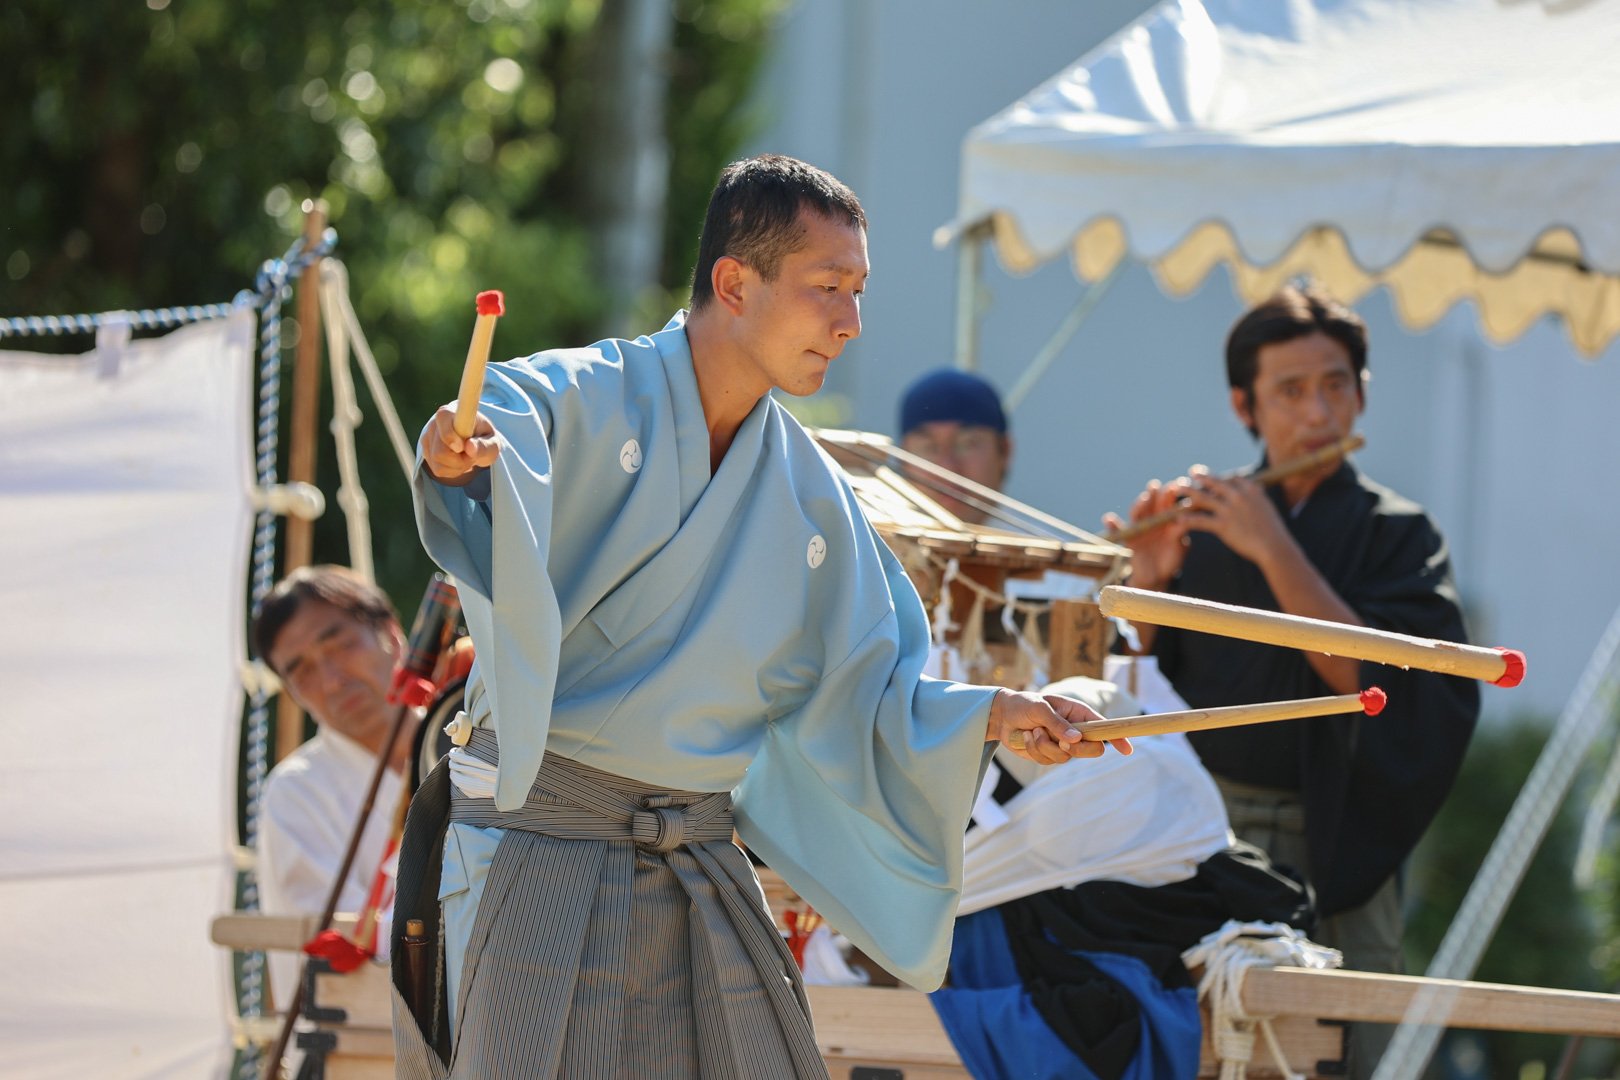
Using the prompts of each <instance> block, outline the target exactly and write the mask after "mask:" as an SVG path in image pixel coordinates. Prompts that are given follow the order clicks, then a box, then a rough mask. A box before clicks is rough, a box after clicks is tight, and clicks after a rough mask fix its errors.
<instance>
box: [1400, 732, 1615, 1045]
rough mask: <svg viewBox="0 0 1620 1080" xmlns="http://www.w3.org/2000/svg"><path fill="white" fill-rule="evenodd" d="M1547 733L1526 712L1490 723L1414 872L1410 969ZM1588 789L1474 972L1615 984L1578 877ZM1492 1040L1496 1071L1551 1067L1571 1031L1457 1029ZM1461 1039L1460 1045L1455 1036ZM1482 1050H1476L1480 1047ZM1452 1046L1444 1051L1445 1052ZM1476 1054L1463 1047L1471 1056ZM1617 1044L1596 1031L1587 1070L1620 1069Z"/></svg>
mask: <svg viewBox="0 0 1620 1080" xmlns="http://www.w3.org/2000/svg"><path fill="white" fill-rule="evenodd" d="M1546 739H1547V725H1546V724H1544V723H1540V722H1535V721H1528V720H1521V721H1518V722H1515V723H1513V724H1511V725H1507V726H1493V727H1486V728H1483V729H1481V730H1480V731H1479V732H1478V733H1477V734H1476V735H1475V736H1474V740H1473V743H1472V744H1471V745H1470V746H1469V749H1468V757H1467V759H1466V760H1465V761H1464V762H1463V768H1462V773H1461V775H1460V776H1459V777H1458V779H1457V785H1456V787H1455V788H1454V789H1453V790H1452V793H1451V796H1450V798H1449V799H1447V801H1446V804H1445V806H1444V808H1442V810H1441V812H1440V815H1439V817H1438V818H1437V819H1436V821H1435V823H1434V826H1433V827H1432V828H1431V829H1430V830H1429V832H1428V834H1427V835H1426V836H1425V837H1424V839H1423V843H1422V844H1421V845H1420V846H1419V848H1418V850H1417V852H1416V854H1415V855H1414V856H1413V859H1412V866H1411V871H1410V874H1409V875H1408V879H1407V888H1406V892H1407V897H1408V903H1407V908H1408V912H1407V935H1406V944H1407V949H1406V952H1407V957H1406V959H1407V969H1408V970H1409V971H1412V972H1415V973H1419V974H1421V973H1422V972H1423V971H1424V969H1425V968H1427V967H1428V964H1429V961H1430V959H1431V958H1432V957H1433V955H1434V953H1435V950H1436V949H1438V948H1439V945H1440V940H1441V938H1442V937H1443V936H1444V935H1445V932H1446V929H1447V927H1448V926H1450V924H1451V919H1452V917H1453V916H1454V915H1455V914H1456V912H1457V909H1458V907H1459V906H1460V905H1461V904H1462V900H1463V896H1464V894H1465V893H1466V892H1467V891H1468V888H1469V886H1470V885H1472V884H1473V881H1474V878H1475V875H1476V874H1477V873H1478V872H1479V869H1480V866H1481V864H1482V863H1483V862H1484V861H1485V855H1486V852H1487V851H1488V850H1489V849H1490V846H1491V842H1492V841H1493V840H1495V839H1496V835H1497V833H1498V832H1499V831H1500V829H1501V827H1502V824H1503V822H1504V821H1505V820H1506V818H1507V815H1508V811H1509V809H1510V808H1511V807H1512V805H1513V801H1514V799H1515V798H1517V797H1518V794H1519V791H1520V789H1521V788H1523V786H1524V781H1525V778H1526V777H1527V776H1528V775H1529V773H1530V770H1531V768H1532V767H1533V766H1534V765H1535V763H1536V759H1537V757H1538V756H1539V755H1540V754H1541V752H1542V749H1543V747H1544V746H1545V744H1546ZM1581 805H1582V801H1581V799H1580V798H1579V797H1578V796H1577V797H1572V798H1570V799H1566V800H1565V803H1564V805H1563V807H1561V809H1560V812H1559V815H1558V817H1557V818H1556V820H1555V821H1554V823H1553V825H1552V827H1551V829H1550V830H1549V831H1548V835H1547V837H1546V839H1545V840H1543V842H1542V844H1541V847H1540V848H1539V849H1538V850H1537V852H1536V856H1535V858H1534V860H1532V862H1531V864H1530V869H1529V871H1528V872H1527V873H1526V874H1525V877H1524V881H1523V882H1522V883H1521V884H1520V886H1519V889H1518V891H1517V892H1516V893H1515V894H1514V898H1513V901H1512V902H1511V903H1510V904H1509V905H1508V909H1507V912H1506V914H1505V915H1504V916H1503V918H1502V924H1501V926H1500V927H1499V928H1498V929H1497V931H1496V934H1495V935H1494V936H1493V937H1492V939H1491V944H1490V946H1489V947H1488V948H1487V949H1486V950H1485V955H1484V957H1483V958H1482V959H1481V961H1480V965H1479V970H1478V971H1477V972H1476V973H1475V974H1474V976H1473V977H1474V978H1475V979H1478V980H1481V981H1484V982H1502V983H1516V984H1519V985H1529V986H1549V987H1557V988H1560V989H1566V990H1611V989H1613V983H1612V981H1610V980H1609V979H1606V978H1605V977H1604V975H1603V974H1602V973H1601V972H1600V971H1599V970H1598V967H1597V966H1596V964H1595V963H1594V959H1595V950H1596V945H1597V941H1598V931H1597V926H1596V920H1595V919H1594V917H1593V911H1592V909H1591V907H1589V906H1588V904H1587V903H1585V901H1584V900H1583V898H1582V897H1581V896H1580V894H1579V893H1578V892H1577V890H1576V888H1575V886H1574V883H1573V881H1572V879H1571V867H1572V865H1573V861H1574V853H1575V845H1576V842H1577V832H1578V830H1579V828H1580V817H1581ZM1459 1038H1460V1039H1462V1040H1463V1041H1464V1042H1467V1043H1469V1044H1470V1045H1471V1046H1474V1047H1478V1048H1479V1049H1480V1050H1483V1053H1484V1055H1485V1058H1486V1061H1485V1063H1484V1067H1485V1068H1486V1070H1487V1073H1486V1075H1491V1076H1517V1075H1520V1069H1521V1067H1531V1068H1532V1070H1533V1069H1534V1064H1535V1063H1538V1062H1539V1063H1540V1064H1541V1066H1542V1067H1544V1069H1545V1073H1546V1075H1551V1074H1552V1073H1553V1071H1554V1069H1555V1066H1556V1065H1557V1064H1558V1062H1559V1060H1560V1057H1561V1055H1562V1054H1563V1052H1564V1049H1565V1045H1566V1040H1564V1039H1562V1038H1560V1037H1558V1036H1553V1035H1528V1034H1522V1033H1518V1032H1494V1031H1493V1032H1468V1033H1461V1032H1452V1033H1450V1034H1449V1035H1448V1036H1447V1039H1448V1042H1452V1041H1453V1040H1456V1039H1459ZM1452 1045H1454V1046H1455V1045H1456V1044H1455V1043H1454V1042H1452ZM1471 1052H1472V1051H1470V1053H1471ZM1445 1055H1446V1049H1445V1047H1444V1046H1442V1049H1441V1051H1440V1055H1439V1057H1442V1058H1443V1057H1445ZM1467 1056H1468V1054H1459V1055H1458V1057H1461V1058H1466V1057H1467ZM1615 1066H1616V1058H1615V1054H1614V1047H1613V1045H1612V1044H1609V1043H1605V1042H1602V1041H1588V1042H1587V1044H1586V1046H1585V1049H1584V1051H1583V1054H1582V1058H1581V1065H1580V1068H1579V1070H1578V1071H1577V1072H1576V1073H1575V1074H1574V1075H1577V1076H1593V1075H1605V1076H1607V1075H1612V1072H1611V1071H1610V1070H1613V1069H1614V1068H1615Z"/></svg>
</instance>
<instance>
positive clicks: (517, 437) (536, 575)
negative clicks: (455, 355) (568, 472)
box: [412, 365, 562, 810]
mask: <svg viewBox="0 0 1620 1080" xmlns="http://www.w3.org/2000/svg"><path fill="white" fill-rule="evenodd" d="M550 390H551V386H550V383H549V382H548V381H547V379H546V378H545V376H544V374H543V373H542V372H538V371H534V370H520V369H517V368H515V367H509V366H507V365H502V366H500V367H495V368H491V369H490V371H489V375H488V379H487V381H486V383H485V387H484V395H483V399H482V401H481V402H480V403H479V409H480V411H481V412H483V414H484V415H485V416H487V417H488V418H489V420H490V422H491V423H492V424H493V425H494V427H495V432H496V437H497V439H498V440H499V443H500V457H499V458H498V459H497V460H496V462H495V464H494V465H493V466H491V467H490V469H489V473H488V477H487V479H488V491H487V497H484V498H479V497H477V496H479V495H481V494H484V493H482V492H480V491H479V490H478V489H477V487H475V486H473V485H469V487H466V488H456V487H450V486H447V485H444V484H440V483H438V482H437V481H436V480H434V479H433V478H432V477H431V476H429V475H428V472H427V469H426V467H425V466H424V465H423V464H422V462H421V460H420V457H419V458H418V461H417V467H416V473H415V476H414V477H413V478H412V491H413V495H414V501H415V504H416V521H417V528H418V530H419V531H420V533H421V536H422V543H423V546H424V547H426V548H427V551H428V554H429V555H431V556H432V557H433V561H434V562H436V563H437V564H438V565H439V566H440V567H441V568H443V569H444V571H445V572H446V573H447V574H449V575H451V576H452V577H453V578H455V580H456V585H457V589H458V591H459V593H460V596H461V607H462V611H463V613H464V614H465V616H466V619H467V628H468V630H469V631H470V632H471V634H472V639H473V646H474V650H475V652H476V655H477V657H478V660H477V668H478V675H479V677H480V679H481V682H482V685H483V689H484V701H485V702H486V703H487V705H488V707H489V710H490V712H491V713H492V714H493V716H494V726H495V729H496V730H497V731H499V733H500V743H501V760H500V766H499V770H500V771H499V775H498V777H497V779H496V786H495V805H496V806H497V807H499V808H500V809H502V810H516V809H517V808H518V807H520V806H522V805H523V801H524V799H525V798H526V797H527V796H528V793H529V788H530V787H531V786H532V785H533V783H534V778H535V776H536V775H537V774H538V773H539V771H540V761H541V758H542V757H543V756H544V754H545V748H546V736H547V733H548V732H549V730H550V726H551V701H552V697H553V691H554V690H555V687H556V682H557V657H558V650H559V648H560V645H561V640H562V619H561V614H560V612H559V610H558V605H557V594H556V591H555V589H553V587H552V583H551V577H550V572H549V566H548V563H549V559H550V551H551V531H552V515H553V510H554V506H553V502H554V491H553V485H552V479H553V470H552V459H551V448H550V446H549V444H548V442H547V434H548V432H549V430H550V429H551V427H552V415H551V410H550V401H549V396H548V395H549V391H550ZM418 453H420V450H419V451H418ZM480 486H481V485H480ZM503 702H504V703H506V707H504V708H503Z"/></svg>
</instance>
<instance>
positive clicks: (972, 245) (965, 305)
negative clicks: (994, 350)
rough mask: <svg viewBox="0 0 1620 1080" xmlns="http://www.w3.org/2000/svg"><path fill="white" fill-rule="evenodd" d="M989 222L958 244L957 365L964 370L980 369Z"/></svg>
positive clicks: (964, 233)
mask: <svg viewBox="0 0 1620 1080" xmlns="http://www.w3.org/2000/svg"><path fill="white" fill-rule="evenodd" d="M989 235H990V224H989V222H984V221H981V222H979V223H978V224H975V225H970V226H968V227H967V228H966V229H964V230H963V231H962V235H961V237H959V238H958V240H957V244H956V366H957V368H958V369H960V370H962V371H975V370H977V369H978V367H979V267H980V264H981V263H982V262H983V260H984V242H985V239H986V238H987V237H988V236H989Z"/></svg>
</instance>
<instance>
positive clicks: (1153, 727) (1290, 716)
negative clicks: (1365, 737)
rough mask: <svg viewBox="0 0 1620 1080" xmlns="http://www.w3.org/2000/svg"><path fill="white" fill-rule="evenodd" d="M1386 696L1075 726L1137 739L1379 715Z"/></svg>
mask: <svg viewBox="0 0 1620 1080" xmlns="http://www.w3.org/2000/svg"><path fill="white" fill-rule="evenodd" d="M1387 700H1388V699H1387V697H1386V695H1385V694H1384V692H1383V691H1382V690H1380V689H1379V688H1378V687H1376V686H1373V687H1368V688H1367V689H1366V690H1363V691H1362V692H1361V693H1359V694H1335V695H1332V696H1331V697H1317V698H1300V699H1298V700H1295V701H1269V702H1264V703H1262V704H1258V705H1228V706H1225V707H1224V708H1218V709H1186V710H1182V711H1180V712H1167V713H1154V714H1150V715H1148V716H1122V717H1119V718H1117V719H1107V720H1082V721H1081V722H1080V723H1078V724H1075V725H1074V726H1075V728H1076V729H1078V730H1079V732H1080V738H1081V739H1082V740H1084V741H1085V742H1107V741H1108V740H1110V739H1134V738H1136V737H1137V736H1139V735H1168V734H1169V733H1171V732H1174V731H1211V730H1214V729H1215V728H1229V727H1244V726H1246V725H1249V724H1270V723H1275V722H1276V721H1278V720H1299V719H1302V718H1304V717H1307V716H1332V715H1334V714H1337V713H1351V712H1364V713H1366V714H1367V715H1368V716H1377V715H1378V714H1379V713H1381V712H1383V711H1384V705H1385V703H1386V702H1387ZM1024 741H1025V740H1024V732H1022V731H1015V732H1013V733H1012V734H1011V735H1010V736H1008V738H1007V745H1008V746H1011V747H1012V748H1013V749H1015V750H1022V749H1023V747H1024Z"/></svg>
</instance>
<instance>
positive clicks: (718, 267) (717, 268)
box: [709, 255, 752, 315]
mask: <svg viewBox="0 0 1620 1080" xmlns="http://www.w3.org/2000/svg"><path fill="white" fill-rule="evenodd" d="M751 277H752V272H751V271H750V270H749V269H748V267H746V266H744V265H743V264H742V262H740V261H739V260H738V259H736V258H734V257H732V256H730V255H722V256H720V257H719V258H718V259H716V260H714V266H713V267H712V268H711V269H710V270H709V285H710V287H711V288H712V289H713V291H714V298H715V300H716V301H718V302H719V303H720V304H721V306H723V307H724V308H725V309H726V310H727V311H729V312H730V313H731V314H733V315H741V314H742V309H743V303H744V301H745V300H746V298H747V294H748V286H749V284H750V281H749V279H750V278H751Z"/></svg>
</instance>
